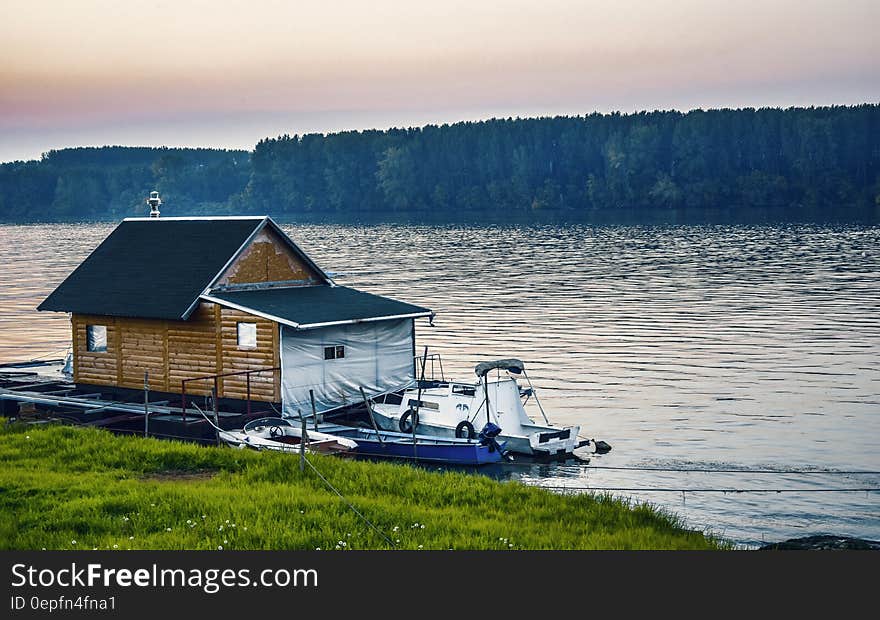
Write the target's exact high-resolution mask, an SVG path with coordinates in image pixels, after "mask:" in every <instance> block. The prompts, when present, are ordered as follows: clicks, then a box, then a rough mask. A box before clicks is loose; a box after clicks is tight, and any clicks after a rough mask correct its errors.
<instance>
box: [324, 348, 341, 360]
mask: <svg viewBox="0 0 880 620" xmlns="http://www.w3.org/2000/svg"><path fill="white" fill-rule="evenodd" d="M344 357H345V347H344V346H343V345H336V346H332V347H324V359H325V360H341V359H343V358H344Z"/></svg>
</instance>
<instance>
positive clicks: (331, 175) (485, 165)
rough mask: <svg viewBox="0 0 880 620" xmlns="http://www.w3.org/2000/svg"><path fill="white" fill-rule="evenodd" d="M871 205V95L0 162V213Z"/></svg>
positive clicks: (64, 215) (875, 147) (54, 154)
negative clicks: (157, 201) (151, 202)
mask: <svg viewBox="0 0 880 620" xmlns="http://www.w3.org/2000/svg"><path fill="white" fill-rule="evenodd" d="M152 189H158V190H159V191H160V192H161V193H162V196H163V200H165V203H166V208H165V209H163V211H166V212H167V213H168V214H174V215H186V214H204V213H268V214H270V215H273V216H275V217H284V216H295V215H310V216H317V217H320V216H321V215H333V216H346V215H351V216H356V217H357V216H364V215H369V214H386V213H392V214H394V213H397V214H414V215H417V214H420V213H423V214H431V215H432V216H441V217H443V216H448V219H451V220H455V219H459V218H461V217H462V216H463V215H465V214H469V215H470V217H469V219H472V218H473V217H474V216H476V217H479V216H480V215H481V214H486V215H488V214H499V213H500V214H533V213H538V212H554V213H555V212H571V213H576V212H594V211H605V212H611V211H613V210H624V209H626V210H632V209H678V208H682V209H713V208H718V207H724V208H742V207H761V208H770V209H773V208H780V209H782V208H786V209H788V208H794V209H812V210H819V211H827V212H833V211H835V210H839V209H844V208H849V207H871V206H874V205H880V105H876V104H865V105H859V106H833V107H820V108H789V109H785V110H783V109H777V108H762V109H749V108H747V109H738V110H726V109H724V110H707V111H704V110H696V111H691V112H687V113H681V112H675V111H659V112H643V113H636V114H618V113H615V114H591V115H588V116H574V117H554V118H534V119H528V118H527V119H519V118H517V119H492V120H487V121H479V122H462V123H455V124H451V125H439V126H437V125H428V126H425V127H421V128H409V129H389V130H384V131H380V130H369V131H351V132H341V133H335V134H329V135H322V134H308V135H302V136H297V135H294V136H288V135H285V136H281V137H278V138H271V139H266V140H262V141H260V142H259V143H258V144H257V145H256V147H255V148H254V150H253V151H251V152H247V151H225V150H214V149H176V148H129V147H103V148H75V149H63V150H58V151H50V152H49V153H46V154H45V155H43V157H42V159H40V160H39V161H28V162H12V163H7V164H2V165H0V219H4V220H67V219H98V218H100V219H106V218H118V217H122V216H130V215H140V214H144V213H145V207H144V198H145V196H146V195H147V193H148V192H149V191H150V190H152Z"/></svg>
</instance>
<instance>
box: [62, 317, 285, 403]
mask: <svg viewBox="0 0 880 620" xmlns="http://www.w3.org/2000/svg"><path fill="white" fill-rule="evenodd" d="M239 322H244V323H255V324H256V330H257V343H256V346H255V347H249V348H245V347H239V346H238V323H239ZM71 324H72V332H73V350H74V356H73V360H74V364H73V380H74V382H75V383H83V384H89V385H96V386H101V385H103V386H112V387H121V388H131V389H142V388H143V385H144V371H145V370H146V371H149V373H150V389H151V390H154V391H159V392H168V393H172V394H179V393H180V391H181V380H183V379H189V378H194V377H203V376H206V375H214V374H223V373H228V372H240V371H244V370H259V369H264V370H266V372H262V373H258V374H253V375H251V399H252V400H260V401H271V402H280V400H281V386H280V383H281V373H280V371H270V370H269V369H271V368H274V367H277V366H278V365H279V360H280V357H279V338H278V325H277V324H276V323H274V322H272V321H269V320H267V319H263V318H261V317H256V316H252V315H249V314H246V313H244V312H240V311H237V310H230V309H228V308H221V307H219V306H216V305H214V304H210V303H201V304H200V305H199V307H198V308H197V309H196V310H195V311H194V312H193V314H192V315H191V316H190V319H189V320H188V321H160V320H147V319H128V318H120V317H106V316H94V315H81V314H74V315H73V316H72V318H71ZM88 325H104V326H106V327H107V350H106V351H104V352H91V351H88V346H87V338H86V327H87V326H88ZM212 386H213V380H205V381H192V382H189V383H187V387H186V390H187V393H190V394H207V393H209V392H210V390H211V387H212ZM219 387H220V395H221V397H223V398H237V399H244V398H245V397H246V393H247V380H246V378H245V377H244V376H241V377H225V378H222V379H221V380H220V382H219Z"/></svg>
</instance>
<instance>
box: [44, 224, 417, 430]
mask: <svg viewBox="0 0 880 620" xmlns="http://www.w3.org/2000/svg"><path fill="white" fill-rule="evenodd" d="M38 309H39V310H46V311H55V312H68V313H70V316H71V327H72V338H73V379H74V382H75V383H76V384H78V385H80V384H82V385H88V386H100V387H101V388H102V390H103V391H107V390H111V391H112V390H116V391H126V390H142V389H143V387H144V373H145V372H148V373H149V375H148V376H149V384H150V389H151V390H152V391H156V392H162V393H168V394H172V395H173V394H181V393H182V392H184V391H185V392H186V393H187V394H206V393H208V392H209V391H210V390H211V389H213V388H214V385H215V381H216V386H217V390H218V396H219V397H220V398H226V399H236V400H244V399H249V400H259V401H266V402H274V403H281V404H283V407H284V410H285V413H288V414H292V415H296V411H297V410H302V411H309V410H310V407H311V404H310V398H311V396H314V398H315V401H316V406H317V408H318V411H325V410H328V409H333V408H336V407H339V406H343V405H346V404H350V403H352V402H356V401H359V400H360V392H359V389H360V388H361V387H363V388H364V389H365V390H366V391H367V393H368V394H377V393H381V392H383V391H389V390H391V389H395V388H397V387H400V386H402V385H404V384H406V383H408V382H410V381H412V380H413V379H414V363H413V359H414V354H415V329H414V321H415V319H416V318H418V317H427V316H431V315H432V313H431V311H430V310H428V309H427V308H422V307H419V306H414V305H412V304H408V303H403V302H400V301H396V300H394V299H389V298H386V297H381V296H378V295H372V294H368V293H364V292H361V291H357V290H355V289H352V288H348V287H344V286H338V285H336V284H335V283H334V282H333V280H332V279H331V278H330V277H329V276H328V275H327V274H326V273H325V272H324V271H323V270H322V269H321V268H320V267H319V266H318V265H317V264H315V262H314V261H313V260H312V259H311V258H309V257H308V256H307V255H306V253H305V252H303V250H302V249H301V248H299V247H298V246H297V245H296V243H294V242H293V240H292V239H290V237H288V236H287V235H286V234H285V233H284V232H283V231H282V230H281V229H280V227H279V226H278V225H277V224H276V223H275V222H274V221H273V220H272V219H271V218H269V217H190V218H183V217H172V218H159V217H151V218H130V219H126V220H124V221H123V222H122V223H121V224H120V225H119V226H118V227H117V228H116V229H115V230H113V232H112V233H111V234H110V235H109V236H108V237H107V238H106V239H105V240H104V241H103V242H102V243H101V244H100V245H99V246H98V247H97V248H96V249H95V250H94V251H93V252H92V254H91V255H90V256H89V257H88V258H86V260H85V261H84V262H83V263H82V264H80V265H79V267H77V268H76V269H75V270H74V271H73V272H72V273H71V274H70V275H69V276H68V277H67V279H65V280H64V281H63V282H62V283H61V284H60V285H59V286H58V288H56V289H55V291H54V292H52V294H51V295H49V297H47V298H46V299H45V300H44V301H43V302H42V303H41V304H40V305H39V307H38ZM310 392H311V394H310Z"/></svg>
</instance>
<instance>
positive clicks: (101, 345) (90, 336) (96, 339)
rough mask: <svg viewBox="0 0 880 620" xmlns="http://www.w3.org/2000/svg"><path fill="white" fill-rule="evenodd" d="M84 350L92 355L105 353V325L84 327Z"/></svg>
mask: <svg viewBox="0 0 880 620" xmlns="http://www.w3.org/2000/svg"><path fill="white" fill-rule="evenodd" d="M86 350H88V351H91V352H93V353H104V352H105V351H107V326H106V325H86Z"/></svg>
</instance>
